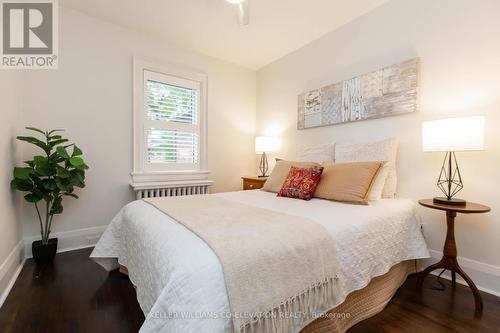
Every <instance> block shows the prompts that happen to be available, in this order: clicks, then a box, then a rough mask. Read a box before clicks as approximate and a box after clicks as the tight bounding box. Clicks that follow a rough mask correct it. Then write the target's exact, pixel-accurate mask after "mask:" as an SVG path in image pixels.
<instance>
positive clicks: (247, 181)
mask: <svg viewBox="0 0 500 333" xmlns="http://www.w3.org/2000/svg"><path fill="white" fill-rule="evenodd" d="M242 179H243V190H257V189H259V188H262V186H264V183H265V182H266V180H267V177H266V178H258V177H242Z"/></svg>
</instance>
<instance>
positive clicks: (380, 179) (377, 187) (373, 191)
mask: <svg viewBox="0 0 500 333" xmlns="http://www.w3.org/2000/svg"><path fill="white" fill-rule="evenodd" d="M390 170H391V168H390V166H389V163H387V162H384V164H383V165H382V166H381V167H380V170H379V171H378V172H377V175H376V176H375V179H373V183H372V186H371V188H370V191H369V192H368V198H367V199H368V201H375V200H380V199H382V194H383V191H384V187H385V183H386V180H387V177H388V176H389V171H390Z"/></svg>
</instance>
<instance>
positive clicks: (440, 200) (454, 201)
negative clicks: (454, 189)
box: [433, 197, 467, 206]
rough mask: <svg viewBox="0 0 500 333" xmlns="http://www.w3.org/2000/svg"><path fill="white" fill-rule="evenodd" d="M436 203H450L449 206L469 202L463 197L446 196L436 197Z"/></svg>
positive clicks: (463, 204) (462, 204)
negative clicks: (449, 197) (450, 197)
mask: <svg viewBox="0 0 500 333" xmlns="http://www.w3.org/2000/svg"><path fill="white" fill-rule="evenodd" d="M433 201H434V203H435V204H440V205H449V206H465V205H466V204H467V201H465V200H463V199H455V198H452V199H448V198H445V197H436V198H434V199H433Z"/></svg>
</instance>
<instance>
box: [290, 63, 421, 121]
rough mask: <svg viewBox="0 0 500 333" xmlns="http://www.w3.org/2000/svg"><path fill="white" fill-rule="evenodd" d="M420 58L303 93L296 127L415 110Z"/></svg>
mask: <svg viewBox="0 0 500 333" xmlns="http://www.w3.org/2000/svg"><path fill="white" fill-rule="evenodd" d="M418 75H419V59H418V58H415V59H411V60H407V61H404V62H401V63H399V64H395V65H392V66H388V67H385V68H382V69H379V70H376V71H374V72H370V73H367V74H364V75H361V76H358V77H354V78H352V79H349V80H345V81H342V82H338V83H334V84H331V85H328V86H325V87H322V88H318V89H313V90H310V91H307V92H305V93H302V94H300V95H299V98H298V121H297V128H298V129H306V128H312V127H318V126H327V125H335V124H342V123H347V122H352V121H359V120H365V119H371V118H381V117H389V116H396V115H400V114H405V113H411V112H415V111H417V109H418V98H417V94H418Z"/></svg>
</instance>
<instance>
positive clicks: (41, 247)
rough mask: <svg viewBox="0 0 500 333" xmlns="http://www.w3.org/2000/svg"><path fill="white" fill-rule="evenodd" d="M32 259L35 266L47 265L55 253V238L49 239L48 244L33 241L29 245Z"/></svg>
mask: <svg viewBox="0 0 500 333" xmlns="http://www.w3.org/2000/svg"><path fill="white" fill-rule="evenodd" d="M31 252H33V259H35V262H36V263H37V264H43V263H49V262H51V261H52V260H54V257H55V256H56V252H57V238H50V239H49V243H48V244H42V241H41V240H39V241H34V242H33V244H31Z"/></svg>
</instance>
